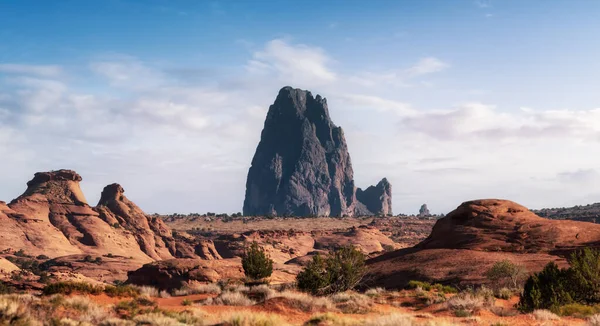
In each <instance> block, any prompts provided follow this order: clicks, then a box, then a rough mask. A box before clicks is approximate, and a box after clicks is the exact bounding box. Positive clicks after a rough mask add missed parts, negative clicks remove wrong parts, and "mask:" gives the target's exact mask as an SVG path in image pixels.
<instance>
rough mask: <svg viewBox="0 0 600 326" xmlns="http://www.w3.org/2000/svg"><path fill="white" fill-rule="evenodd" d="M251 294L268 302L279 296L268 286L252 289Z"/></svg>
mask: <svg viewBox="0 0 600 326" xmlns="http://www.w3.org/2000/svg"><path fill="white" fill-rule="evenodd" d="M249 293H252V294H254V295H260V296H261V297H262V298H263V300H268V299H270V298H273V297H276V296H277V291H275V290H274V289H272V288H271V287H269V286H268V285H266V284H261V285H257V286H253V287H251V288H250V291H249Z"/></svg>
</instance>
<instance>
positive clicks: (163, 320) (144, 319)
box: [133, 313, 181, 326]
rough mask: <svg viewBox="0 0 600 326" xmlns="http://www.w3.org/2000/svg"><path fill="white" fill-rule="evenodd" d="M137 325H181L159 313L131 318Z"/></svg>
mask: <svg viewBox="0 0 600 326" xmlns="http://www.w3.org/2000/svg"><path fill="white" fill-rule="evenodd" d="M133 320H134V321H135V322H136V323H137V324H138V325H156V326H180V325H181V323H180V322H179V321H178V320H177V319H175V318H171V317H168V316H165V315H163V314H161V313H147V314H143V315H138V316H135V317H134V318H133Z"/></svg>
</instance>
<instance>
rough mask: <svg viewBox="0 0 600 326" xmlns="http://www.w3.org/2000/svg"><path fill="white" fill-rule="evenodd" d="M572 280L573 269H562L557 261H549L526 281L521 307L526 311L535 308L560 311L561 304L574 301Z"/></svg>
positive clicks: (520, 302) (520, 301)
mask: <svg viewBox="0 0 600 326" xmlns="http://www.w3.org/2000/svg"><path fill="white" fill-rule="evenodd" d="M571 281H572V272H571V269H561V268H559V267H558V266H557V265H556V264H555V263H548V265H546V267H544V269H543V270H542V271H541V272H539V273H535V274H533V275H531V276H530V277H529V279H527V282H525V287H524V289H523V293H522V294H521V299H520V300H519V309H520V310H521V311H524V312H531V311H533V310H535V309H550V310H552V311H554V312H556V311H558V309H559V308H560V306H562V305H566V304H569V303H572V302H573V297H572V293H573V292H572V283H571Z"/></svg>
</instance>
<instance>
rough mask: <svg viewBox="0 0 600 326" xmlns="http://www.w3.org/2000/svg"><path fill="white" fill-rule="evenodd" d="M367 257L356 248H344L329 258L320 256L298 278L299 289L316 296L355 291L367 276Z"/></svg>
mask: <svg viewBox="0 0 600 326" xmlns="http://www.w3.org/2000/svg"><path fill="white" fill-rule="evenodd" d="M365 272H366V269H365V255H364V254H363V253H362V252H360V251H359V250H357V249H356V248H354V247H351V246H348V247H342V248H340V249H338V250H336V251H335V252H333V253H331V254H330V255H329V256H328V257H327V258H323V257H321V256H320V255H316V256H314V257H313V260H312V261H311V262H310V263H309V264H308V265H307V266H306V267H305V268H304V270H302V271H301V272H300V273H299V274H298V276H297V277H296V283H297V284H298V288H299V289H300V290H301V291H304V292H310V293H312V294H314V295H325V294H332V293H338V292H344V291H347V290H350V289H353V288H354V287H355V286H356V285H358V283H359V282H360V281H361V280H362V278H363V276H364V275H365Z"/></svg>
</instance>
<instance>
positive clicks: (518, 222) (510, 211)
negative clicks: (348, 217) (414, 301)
mask: <svg viewBox="0 0 600 326" xmlns="http://www.w3.org/2000/svg"><path fill="white" fill-rule="evenodd" d="M585 246H600V225H597V224H593V223H586V222H575V221H562V220H561V221H557V220H548V219H544V218H541V217H539V216H537V215H535V214H534V213H532V212H531V211H529V210H528V209H527V208H526V207H524V206H521V205H519V204H516V203H514V202H511V201H507V200H497V199H487V200H474V201H469V202H465V203H463V204H461V205H460V206H459V207H458V208H457V209H456V210H454V211H453V212H451V213H449V214H448V215H447V216H446V217H444V218H442V219H440V220H438V221H437V223H436V224H435V225H434V227H433V230H432V232H431V234H430V236H429V237H428V238H426V239H425V240H424V241H422V242H421V243H419V244H418V245H416V246H415V247H413V248H408V249H401V250H397V251H395V252H391V253H388V254H384V255H382V256H379V257H377V258H374V259H371V260H369V261H368V265H369V268H370V271H371V272H370V273H371V275H370V277H371V278H372V279H374V280H375V283H377V284H379V285H383V286H386V287H402V286H404V285H405V284H406V283H407V282H408V281H409V280H411V279H423V280H430V281H440V282H447V283H461V284H463V283H466V284H468V283H482V282H483V283H485V281H486V280H485V277H484V275H483V274H484V273H485V271H486V270H487V269H488V268H489V267H490V266H491V265H493V263H495V262H496V261H499V260H503V259H509V260H511V261H513V262H515V263H519V264H523V265H525V266H526V267H527V268H528V270H529V271H537V270H540V269H542V268H543V266H544V265H545V264H547V263H548V262H551V261H556V262H558V263H559V264H563V265H564V264H565V263H566V261H565V258H564V257H565V256H566V255H567V254H568V253H570V252H572V251H573V250H575V249H578V248H582V247H585Z"/></svg>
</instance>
